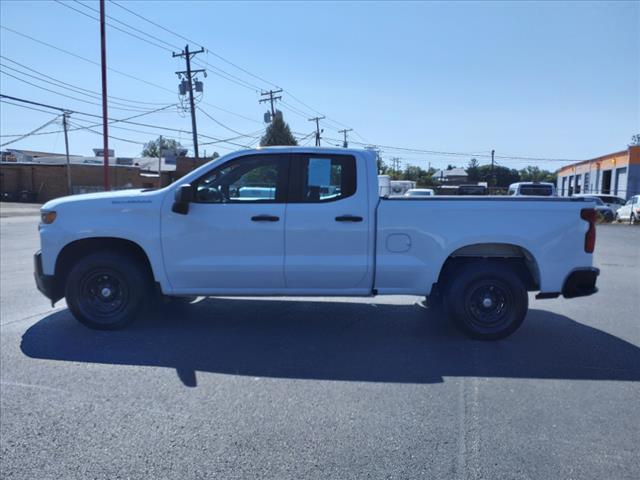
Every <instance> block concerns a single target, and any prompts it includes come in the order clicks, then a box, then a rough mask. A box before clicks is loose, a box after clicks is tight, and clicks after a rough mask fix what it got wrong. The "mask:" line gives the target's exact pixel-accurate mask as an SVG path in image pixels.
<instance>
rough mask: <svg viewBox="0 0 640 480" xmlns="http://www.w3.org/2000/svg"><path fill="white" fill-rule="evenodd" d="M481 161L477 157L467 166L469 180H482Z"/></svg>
mask: <svg viewBox="0 0 640 480" xmlns="http://www.w3.org/2000/svg"><path fill="white" fill-rule="evenodd" d="M479 167H480V163H478V160H476V159H475V158H472V159H471V160H469V165H468V166H467V179H468V180H469V182H479V181H480V170H479Z"/></svg>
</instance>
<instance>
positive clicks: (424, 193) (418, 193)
mask: <svg viewBox="0 0 640 480" xmlns="http://www.w3.org/2000/svg"><path fill="white" fill-rule="evenodd" d="M435 194H436V193H435V192H434V191H433V189H431V188H410V189H409V190H407V191H406V192H405V194H404V196H405V197H432V196H434V195H435Z"/></svg>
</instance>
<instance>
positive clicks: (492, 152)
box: [491, 149, 496, 187]
mask: <svg viewBox="0 0 640 480" xmlns="http://www.w3.org/2000/svg"><path fill="white" fill-rule="evenodd" d="M495 154H496V151H495V150H493V149H491V183H493V186H494V187H495V186H496V176H495V173H493V165H494V163H495V158H494V157H495Z"/></svg>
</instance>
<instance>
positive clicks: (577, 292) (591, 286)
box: [562, 267, 600, 298]
mask: <svg viewBox="0 0 640 480" xmlns="http://www.w3.org/2000/svg"><path fill="white" fill-rule="evenodd" d="M598 275H600V269H598V268H595V267H587V268H580V269H577V270H574V271H573V272H571V273H570V274H569V276H568V277H567V279H566V280H565V281H564V286H563V287H562V296H564V298H575V297H586V296H588V295H593V294H594V293H596V292H597V291H598V288H597V287H596V280H597V279H598Z"/></svg>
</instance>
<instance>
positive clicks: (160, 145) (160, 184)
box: [158, 135, 162, 189]
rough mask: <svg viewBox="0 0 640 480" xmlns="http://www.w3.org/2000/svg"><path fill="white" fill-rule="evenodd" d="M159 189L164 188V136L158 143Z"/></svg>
mask: <svg viewBox="0 0 640 480" xmlns="http://www.w3.org/2000/svg"><path fill="white" fill-rule="evenodd" d="M158 188H159V189H160V188H162V135H160V141H159V143H158Z"/></svg>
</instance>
